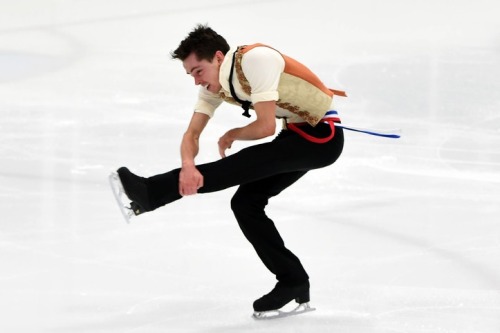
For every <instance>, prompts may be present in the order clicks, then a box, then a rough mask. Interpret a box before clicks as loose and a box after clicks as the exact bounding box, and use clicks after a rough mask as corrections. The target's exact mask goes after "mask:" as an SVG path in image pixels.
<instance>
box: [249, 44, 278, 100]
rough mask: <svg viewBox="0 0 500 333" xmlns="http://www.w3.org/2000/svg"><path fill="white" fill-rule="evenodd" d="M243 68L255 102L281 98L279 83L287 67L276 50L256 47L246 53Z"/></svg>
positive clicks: (251, 97)
mask: <svg viewBox="0 0 500 333" xmlns="http://www.w3.org/2000/svg"><path fill="white" fill-rule="evenodd" d="M241 68H242V70H243V73H244V74H245V77H246V78H247V80H248V83H249V84H250V87H251V89H252V94H251V96H250V99H251V102H252V103H253V104H255V103H258V102H266V101H277V100H278V99H279V94H278V85H279V81H280V77H281V74H282V73H283V71H284V69H285V60H284V59H283V56H282V55H281V54H280V53H279V52H278V51H276V50H274V49H272V48H269V47H256V48H253V49H252V50H250V51H248V52H247V53H245V55H244V56H243V59H242V61H241Z"/></svg>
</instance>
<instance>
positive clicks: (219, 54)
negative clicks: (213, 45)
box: [214, 51, 225, 64]
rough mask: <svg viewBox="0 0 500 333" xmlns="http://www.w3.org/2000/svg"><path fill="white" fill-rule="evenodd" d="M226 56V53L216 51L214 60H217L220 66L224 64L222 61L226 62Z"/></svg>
mask: <svg viewBox="0 0 500 333" xmlns="http://www.w3.org/2000/svg"><path fill="white" fill-rule="evenodd" d="M224 56H225V55H224V53H222V51H216V52H215V56H214V59H215V60H217V62H218V63H219V64H221V63H222V60H224Z"/></svg>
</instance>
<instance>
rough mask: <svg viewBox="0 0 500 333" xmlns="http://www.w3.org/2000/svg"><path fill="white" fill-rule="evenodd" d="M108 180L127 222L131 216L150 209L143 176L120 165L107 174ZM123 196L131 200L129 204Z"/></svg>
mask: <svg viewBox="0 0 500 333" xmlns="http://www.w3.org/2000/svg"><path fill="white" fill-rule="evenodd" d="M109 182H110V185H111V189H112V190H113V194H114V196H115V199H116V201H117V203H118V206H119V207H120V210H121V212H122V214H123V217H124V218H125V220H126V221H127V223H129V222H130V218H131V217H133V216H135V215H139V214H142V213H144V212H147V211H149V210H151V209H150V206H149V201H148V194H147V188H146V184H145V182H144V178H142V177H139V176H136V175H134V174H133V173H132V172H130V170H128V169H127V168H125V167H121V168H120V169H118V171H117V172H112V173H111V174H110V175H109ZM124 196H126V197H127V198H128V199H129V200H130V201H131V202H130V203H129V204H127V203H126V201H127V198H124Z"/></svg>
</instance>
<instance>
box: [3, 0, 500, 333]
mask: <svg viewBox="0 0 500 333" xmlns="http://www.w3.org/2000/svg"><path fill="white" fill-rule="evenodd" d="M499 13H500V4H499V3H498V1H496V0H477V1H465V0H456V1H446V0H435V1H431V0H422V1H409V0H380V1H369V0H352V1H338V0H332V1H304V0H287V1H285V0H276V1H272V0H271V1H262V0H256V1H246V0H243V1H231V0H213V1H201V0H192V1H186V2H175V3H174V2H173V1H162V0H142V1H138V0H121V1H118V0H106V1H98V0H67V1H62V0H38V1H35V0H17V1H7V0H0V212H1V213H0V214H1V217H0V331H1V332H6V333H17V332H36V333H38V332H54V333H57V332H71V333H76V332H82V333H83V332H85V333H96V332H106V333H109V332H120V333H123V332H134V333H135V332H141V333H142V332H144V333H154V332H207V333H211V332H213V333H224V332H231V333H232V332H279V333H285V332H301V333H302V332H314V333H320V332H335V333H372V332H375V333H498V332H500V216H499V215H500V20H499V19H498V16H499ZM197 23H208V24H209V25H210V26H211V27H213V28H214V29H215V30H216V31H217V32H219V33H220V34H222V35H224V36H225V37H226V39H227V40H228V42H229V43H230V44H231V45H243V44H251V43H255V42H262V43H266V44H269V45H272V46H274V47H275V48H277V49H279V50H280V51H282V52H283V53H285V54H288V55H290V56H292V57H294V58H296V59H297V60H300V61H301V62H303V63H305V64H306V65H307V66H309V67H310V68H311V69H313V70H314V71H315V72H316V73H317V74H318V75H319V76H320V77H321V79H322V80H323V81H324V82H325V83H326V84H327V85H328V86H330V87H332V88H336V89H343V90H346V91H347V93H348V95H349V97H348V98H347V99H341V98H338V104H337V109H338V111H339V112H340V114H341V117H342V120H343V122H344V123H345V124H350V125H353V126H360V127H368V128H381V129H384V128H387V129H392V128H400V129H401V130H402V138H401V139H398V140H395V139H385V138H378V137H374V136H369V135H364V134H359V133H354V132H347V131H346V144H345V149H344V153H343V155H342V156H341V158H340V159H339V160H338V161H337V163H335V164H334V165H332V166H330V167H327V168H325V169H321V170H317V171H313V172H310V173H309V174H308V175H306V176H305V177H304V178H303V179H301V180H300V181H299V182H298V183H297V184H295V185H294V186H292V187H291V188H289V189H288V190H286V191H285V192H283V193H282V195H280V196H278V197H277V198H274V199H273V200H271V202H270V205H269V207H268V214H269V215H270V217H271V218H273V219H274V221H275V222H276V224H277V226H278V229H279V230H280V231H281V233H282V236H283V238H284V239H285V242H286V244H287V246H288V247H289V248H290V249H291V250H292V251H294V252H295V253H296V254H297V255H298V256H299V257H300V258H301V260H302V262H303V264H304V266H305V267H306V269H307V270H308V272H309V275H310V276H311V304H312V305H313V306H315V307H316V308H317V310H316V311H315V312H312V313H309V314H305V315H302V316H297V317H291V318H287V319H279V320H274V321H255V320H253V319H252V318H251V314H252V302H253V301H254V300H255V299H256V298H258V297H260V296H261V295H263V294H265V293H267V292H269V291H270V290H271V289H272V287H273V286H274V283H275V281H274V277H273V276H272V275H270V273H268V271H267V270H266V269H265V267H264V266H263V265H262V264H261V262H260V260H259V259H258V257H257V255H256V254H255V253H254V250H253V249H252V248H251V246H250V244H249V243H248V242H247V241H246V239H245V238H244V236H243V234H242V233H241V231H240V230H239V227H238V225H237V223H236V221H235V220H234V217H233V215H232V212H231V210H230V207H229V201H230V198H231V196H232V194H233V193H234V191H235V188H231V189H228V190H225V191H222V192H218V193H213V194H206V195H196V196H190V197H186V198H184V199H182V200H180V201H177V202H175V203H172V204H171V205H168V206H166V207H163V208H161V209H159V210H157V211H154V212H152V213H149V214H146V215H142V216H140V217H137V218H136V219H134V220H133V223H132V224H130V225H127V224H125V223H124V221H123V220H122V217H121V215H120V213H119V210H118V208H117V207H116V205H115V202H114V198H113V196H112V194H111V191H110V189H109V186H108V179H107V177H108V174H109V172H110V171H111V170H115V169H116V168H118V167H120V166H123V165H125V166H128V167H129V168H130V169H131V170H132V171H135V172H137V173H139V174H141V175H143V176H151V175H154V174H157V173H162V172H165V171H168V170H170V169H172V168H176V167H178V166H179V165H180V158H179V144H180V140H181V136H182V134H183V132H184V130H185V128H186V125H187V122H188V120H189V119H190V117H191V113H192V108H193V105H194V102H195V98H196V95H197V92H198V88H197V87H195V86H194V82H193V79H192V78H191V77H190V76H188V75H186V73H185V71H184V69H183V68H182V65H181V63H180V62H179V61H174V60H171V59H170V57H169V53H170V51H172V50H173V49H175V48H176V47H177V45H178V44H179V42H180V41H181V40H182V39H183V38H184V37H185V36H186V35H187V33H188V32H189V31H190V30H191V29H192V28H193V27H194V26H195V25H196V24H197ZM251 119H254V118H251ZM251 119H250V120H248V119H247V118H244V117H242V116H241V110H240V109H239V108H237V107H234V106H229V105H224V106H223V107H221V108H220V109H219V110H218V111H217V113H216V116H215V117H214V118H213V119H212V121H211V122H210V123H209V125H208V127H207V129H206V132H205V133H204V135H203V136H202V142H201V152H200V155H199V157H198V158H197V161H198V162H199V163H200V162H208V161H211V160H214V159H217V158H218V150H217V140H218V138H219V137H220V136H221V135H222V134H223V133H224V132H225V131H227V130H228V129H230V128H233V127H238V126H244V125H245V124H247V123H248V122H249V121H251ZM246 144H250V143H241V142H239V143H237V144H235V145H233V148H232V151H237V150H239V149H241V148H242V147H244V146H245V145H246ZM305 198H306V199H305Z"/></svg>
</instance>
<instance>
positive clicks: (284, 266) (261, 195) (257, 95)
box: [117, 25, 344, 312]
mask: <svg viewBox="0 0 500 333" xmlns="http://www.w3.org/2000/svg"><path fill="white" fill-rule="evenodd" d="M171 56H172V58H173V59H178V60H180V61H182V64H183V67H184V69H185V70H186V73H187V74H188V75H191V76H192V77H193V79H194V83H195V85H197V86H200V90H199V97H198V101H197V102H196V105H195V107H194V113H193V115H192V118H191V121H190V122H189V125H188V126H187V130H186V132H185V133H184V136H183V138H182V143H181V152H180V153H181V158H182V165H181V167H180V168H176V169H173V170H171V171H169V172H166V173H164V174H159V175H155V176H152V177H149V178H144V177H140V176H137V175H135V174H133V173H131V172H130V171H129V170H128V169H127V168H125V167H122V168H120V169H119V170H118V171H117V173H118V176H119V178H120V181H121V183H122V186H123V188H124V191H125V193H126V195H127V197H128V198H129V199H130V200H131V201H132V202H131V209H132V210H133V211H134V214H135V215H139V214H142V213H144V212H149V211H152V210H155V209H157V208H159V207H162V206H164V205H166V204H168V203H171V202H173V201H175V200H178V199H180V198H182V197H183V196H187V195H193V194H197V193H209V192H214V191H220V190H223V189H226V188H228V187H232V186H236V185H239V187H238V190H237V191H236V193H235V194H234V196H233V198H232V200H231V209H232V210H233V212H234V215H235V217H236V220H237V221H238V224H239V226H240V228H241V230H242V231H243V233H244V235H245V236H246V238H247V239H248V241H249V242H250V243H251V244H252V245H253V247H254V248H255V251H256V252H257V254H258V256H259V257H260V259H261V260H262V262H263V263H264V265H265V266H266V267H267V268H268V269H269V271H271V272H272V273H273V274H274V275H275V276H276V279H277V281H278V282H277V284H276V286H275V287H274V289H273V290H272V291H271V292H269V293H268V294H266V295H264V296H262V297H261V298H259V299H257V300H256V301H255V302H254V303H253V307H254V310H255V311H256V312H264V311H270V310H277V309H280V308H281V307H283V306H284V305H286V304H287V303H289V302H290V301H292V300H296V301H297V302H298V303H300V304H302V303H307V302H309V288H310V285H309V276H308V274H307V272H306V270H305V269H304V267H303V266H302V264H301V262H300V260H299V259H298V258H297V257H296V256H295V255H294V254H293V253H292V252H291V251H290V250H289V249H287V248H286V247H285V244H284V242H283V239H282V238H281V236H280V234H279V232H278V230H277V229H276V227H275V225H274V223H273V221H272V220H271V219H270V218H269V217H268V216H267V215H266V213H265V207H266V205H267V204H268V201H269V199H270V198H272V197H274V196H276V195H278V194H279V193H281V191H283V190H284V189H286V188H287V187H289V186H290V185H292V184H293V183H294V182H296V181H297V180H298V179H299V178H301V177H302V176H303V175H305V174H306V173H307V172H308V171H310V170H313V169H317V168H322V167H326V166H328V165H331V164H332V163H334V162H335V161H336V160H337V158H338V157H339V156H340V154H341V152H342V148H343V145H344V136H343V131H342V129H341V128H340V127H336V126H335V123H339V122H340V120H339V119H338V116H337V113H336V111H333V109H332V108H333V103H332V101H333V97H334V95H343V92H340V91H336V90H330V89H328V88H326V87H325V86H324V85H323V83H322V82H321V81H320V80H319V79H318V77H317V76H316V75H315V74H313V73H312V72H311V71H310V70H309V69H308V68H307V67H305V66H304V65H302V64H301V63H299V62H297V61H296V60H294V59H292V58H290V57H288V56H286V55H283V54H281V53H280V52H278V51H277V50H275V49H273V48H271V47H269V46H266V45H263V44H253V45H246V46H240V47H237V48H233V49H230V47H229V45H228V43H227V42H226V40H225V39H224V38H223V37H222V36H220V35H219V34H217V33H216V32H215V31H214V30H212V29H211V28H210V27H208V26H206V25H198V26H196V27H195V28H194V30H193V31H191V32H190V33H189V35H188V36H187V37H186V38H185V39H184V40H183V41H182V42H181V43H180V45H179V46H178V48H177V49H176V50H175V51H173V52H172V53H171ZM224 101H226V102H229V103H233V104H236V105H240V106H242V107H243V109H244V110H245V112H244V115H246V116H250V114H249V112H248V110H249V109H253V110H254V112H252V113H255V116H254V117H252V118H250V122H249V123H248V124H247V125H246V126H243V127H239V128H233V129H230V130H228V131H227V132H226V133H224V134H223V135H222V136H221V137H220V139H219V141H218V148H219V152H220V155H221V159H219V160H217V161H214V162H211V163H206V164H196V163H195V157H196V155H197V154H198V149H199V144H198V143H199V139H200V136H201V134H202V132H203V130H204V128H205V126H206V125H207V123H208V121H209V120H210V119H211V118H212V116H213V115H214V111H215V110H216V108H217V107H218V106H219V105H220V104H221V103H222V102H224ZM276 118H280V119H282V121H283V130H282V131H281V132H280V133H279V135H277V136H276V137H275V138H274V139H273V140H272V141H270V142H267V143H262V144H257V145H253V146H251V147H248V148H245V149H242V150H240V151H238V152H235V153H233V154H230V155H227V156H226V151H227V150H228V149H230V148H231V146H232V144H233V142H234V141H236V140H257V139H262V138H266V137H271V136H273V135H274V134H275V129H276ZM299 200H300V198H299ZM311 209H314V207H311Z"/></svg>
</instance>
